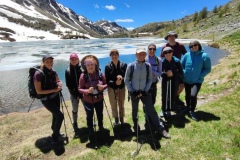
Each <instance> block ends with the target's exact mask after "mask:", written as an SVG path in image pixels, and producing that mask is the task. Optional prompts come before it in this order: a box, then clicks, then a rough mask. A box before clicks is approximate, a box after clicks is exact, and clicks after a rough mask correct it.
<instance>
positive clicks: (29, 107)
mask: <svg viewBox="0 0 240 160" xmlns="http://www.w3.org/2000/svg"><path fill="white" fill-rule="evenodd" d="M34 100H35V98H33V100H32V103H31V104H30V106H29V108H28V112H29V111H30V108H31V107H32V104H33V102H34Z"/></svg>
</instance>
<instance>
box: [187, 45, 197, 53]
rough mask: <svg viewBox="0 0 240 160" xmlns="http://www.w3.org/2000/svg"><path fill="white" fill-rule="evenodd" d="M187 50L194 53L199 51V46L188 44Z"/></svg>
mask: <svg viewBox="0 0 240 160" xmlns="http://www.w3.org/2000/svg"><path fill="white" fill-rule="evenodd" d="M189 48H190V50H191V51H193V52H196V51H198V50H199V46H198V45H197V44H190V45H189Z"/></svg>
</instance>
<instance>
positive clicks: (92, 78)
mask: <svg viewBox="0 0 240 160" xmlns="http://www.w3.org/2000/svg"><path fill="white" fill-rule="evenodd" d="M99 72H100V71H96V72H94V73H93V74H88V73H82V74H81V76H80V78H79V86H78V91H79V92H80V93H82V94H83V100H84V101H85V102H87V103H97V102H100V101H102V100H103V93H102V92H103V91H102V92H100V91H99V90H98V85H100V86H101V87H103V88H104V90H105V89H106V88H107V84H106V78H105V76H104V75H103V74H102V73H101V77H100V76H99ZM86 75H87V78H86ZM90 87H94V88H95V89H96V91H97V94H94V95H93V94H89V93H88V89H89V88H90Z"/></svg>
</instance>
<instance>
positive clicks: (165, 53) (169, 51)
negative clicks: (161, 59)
mask: <svg viewBox="0 0 240 160" xmlns="http://www.w3.org/2000/svg"><path fill="white" fill-rule="evenodd" d="M168 53H173V51H166V52H163V54H168Z"/></svg>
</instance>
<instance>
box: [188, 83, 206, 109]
mask: <svg viewBox="0 0 240 160" xmlns="http://www.w3.org/2000/svg"><path fill="white" fill-rule="evenodd" d="M184 85H185V99H186V104H187V107H189V108H190V111H192V112H194V110H195V108H196V106H197V95H198V92H199V91H200V89H201V86H202V83H194V84H187V83H184Z"/></svg>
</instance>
